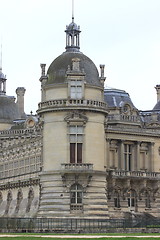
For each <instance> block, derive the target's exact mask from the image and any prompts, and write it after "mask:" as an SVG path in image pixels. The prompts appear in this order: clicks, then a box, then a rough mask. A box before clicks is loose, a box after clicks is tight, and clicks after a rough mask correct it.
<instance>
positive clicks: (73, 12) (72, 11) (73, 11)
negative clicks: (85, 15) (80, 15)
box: [72, 0, 74, 22]
mask: <svg viewBox="0 0 160 240" xmlns="http://www.w3.org/2000/svg"><path fill="white" fill-rule="evenodd" d="M72 22H74V0H72Z"/></svg>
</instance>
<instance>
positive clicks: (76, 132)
mask: <svg viewBox="0 0 160 240" xmlns="http://www.w3.org/2000/svg"><path fill="white" fill-rule="evenodd" d="M69 130H70V163H82V144H83V126H70V129H69Z"/></svg>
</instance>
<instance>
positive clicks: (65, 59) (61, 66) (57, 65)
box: [46, 52, 102, 87]
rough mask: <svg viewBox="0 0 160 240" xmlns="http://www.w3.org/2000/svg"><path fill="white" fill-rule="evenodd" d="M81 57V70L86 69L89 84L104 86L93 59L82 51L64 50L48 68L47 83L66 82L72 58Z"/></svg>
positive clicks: (86, 78)
mask: <svg viewBox="0 0 160 240" xmlns="http://www.w3.org/2000/svg"><path fill="white" fill-rule="evenodd" d="M73 58H79V59H80V70H83V69H84V73H85V80H86V82H87V83H88V84H91V85H94V86H99V87H102V85H101V83H100V81H99V73H98V70H97V67H96V66H95V64H94V63H93V61H92V60H91V59H90V58H88V57H87V56H86V55H84V54H83V53H81V52H64V53H62V54H61V55H60V56H59V57H57V58H56V59H55V60H54V61H53V62H52V63H51V65H50V67H49V68H48V72H47V75H48V81H47V83H46V84H53V83H64V82H65V77H66V71H67V69H68V66H70V68H71V67H72V59H73Z"/></svg>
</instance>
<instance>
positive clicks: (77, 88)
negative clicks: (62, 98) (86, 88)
mask: <svg viewBox="0 0 160 240" xmlns="http://www.w3.org/2000/svg"><path fill="white" fill-rule="evenodd" d="M70 97H71V98H73V99H81V98H82V81H79V80H71V83H70Z"/></svg>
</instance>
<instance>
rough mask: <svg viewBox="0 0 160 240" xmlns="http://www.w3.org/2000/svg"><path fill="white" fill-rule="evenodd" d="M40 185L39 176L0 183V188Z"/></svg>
mask: <svg viewBox="0 0 160 240" xmlns="http://www.w3.org/2000/svg"><path fill="white" fill-rule="evenodd" d="M34 185H39V178H30V179H26V180H19V181H15V182H8V183H5V184H0V190H7V189H13V188H22V187H29V186H34Z"/></svg>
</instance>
